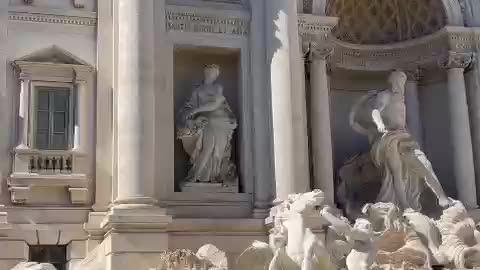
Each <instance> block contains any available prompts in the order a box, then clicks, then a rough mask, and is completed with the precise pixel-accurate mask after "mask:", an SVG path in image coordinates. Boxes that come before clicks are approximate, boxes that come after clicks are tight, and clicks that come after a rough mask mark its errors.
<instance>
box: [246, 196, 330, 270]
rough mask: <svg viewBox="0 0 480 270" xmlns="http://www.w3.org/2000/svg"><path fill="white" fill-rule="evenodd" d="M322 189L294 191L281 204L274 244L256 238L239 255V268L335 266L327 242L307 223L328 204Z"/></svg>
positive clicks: (285, 269) (292, 269)
mask: <svg viewBox="0 0 480 270" xmlns="http://www.w3.org/2000/svg"><path fill="white" fill-rule="evenodd" d="M324 201H325V196H324V194H323V192H322V191H320V190H314V191H311V192H307V193H303V194H293V195H290V196H288V199H287V200H286V201H285V202H284V203H282V204H281V205H279V206H277V210H278V211H277V213H276V214H275V216H274V228H273V229H272V231H271V234H272V241H271V242H272V243H271V245H269V244H267V243H263V242H260V241H255V242H254V243H253V244H252V246H251V247H249V248H247V249H246V250H245V251H244V252H243V253H242V254H241V255H240V257H239V258H238V260H237V265H238V267H237V268H238V269H252V270H265V269H268V270H328V269H334V265H333V264H332V263H331V261H330V256H329V254H328V251H327V249H326V247H325V245H324V242H323V241H322V240H320V239H319V238H318V236H316V235H315V234H314V233H313V232H312V229H311V227H309V224H308V222H307V219H308V218H312V217H318V218H321V217H320V211H319V209H320V208H321V207H322V206H323V205H324Z"/></svg>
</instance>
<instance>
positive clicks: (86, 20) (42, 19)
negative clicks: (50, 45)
mask: <svg viewBox="0 0 480 270" xmlns="http://www.w3.org/2000/svg"><path fill="white" fill-rule="evenodd" d="M8 19H9V20H11V21H24V22H35V23H57V24H69V25H79V26H96V25H97V18H94V17H78V16H65V15H54V14H42V13H28V12H17V11H10V12H9V13H8Z"/></svg>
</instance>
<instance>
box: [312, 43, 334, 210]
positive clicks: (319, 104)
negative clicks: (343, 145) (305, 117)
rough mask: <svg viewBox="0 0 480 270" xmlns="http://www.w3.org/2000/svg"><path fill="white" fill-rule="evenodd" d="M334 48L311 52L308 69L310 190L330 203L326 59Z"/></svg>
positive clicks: (330, 135) (331, 167)
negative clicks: (311, 166) (317, 191)
mask: <svg viewBox="0 0 480 270" xmlns="http://www.w3.org/2000/svg"><path fill="white" fill-rule="evenodd" d="M332 53H333V48H331V47H323V48H319V49H316V48H315V47H313V48H312V52H311V65H310V102H311V103H310V109H311V111H310V114H311V115H310V117H311V132H312V133H311V135H312V138H311V142H312V145H311V147H312V158H313V188H315V189H321V190H322V191H323V192H324V193H325V197H326V199H327V200H328V201H329V202H332V203H333V199H334V189H335V187H334V181H333V175H334V173H333V151H332V133H331V125H330V95H329V78H328V75H327V59H328V58H329V57H330V56H331V55H332Z"/></svg>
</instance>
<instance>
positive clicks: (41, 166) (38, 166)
mask: <svg viewBox="0 0 480 270" xmlns="http://www.w3.org/2000/svg"><path fill="white" fill-rule="evenodd" d="M42 169H43V159H42V157H40V156H39V157H38V158H37V170H38V171H41V170H42Z"/></svg>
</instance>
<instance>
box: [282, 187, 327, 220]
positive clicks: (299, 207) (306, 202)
mask: <svg viewBox="0 0 480 270" xmlns="http://www.w3.org/2000/svg"><path fill="white" fill-rule="evenodd" d="M324 202H325V194H324V193H323V191H321V190H319V189H316V190H313V191H310V192H307V193H302V194H292V195H289V196H288V199H287V200H286V201H285V202H284V207H285V209H286V210H287V211H288V212H290V213H298V214H302V215H306V214H307V215H308V214H311V213H313V212H315V211H317V210H319V209H320V207H321V206H322V205H323V204H324Z"/></svg>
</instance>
